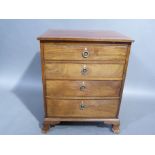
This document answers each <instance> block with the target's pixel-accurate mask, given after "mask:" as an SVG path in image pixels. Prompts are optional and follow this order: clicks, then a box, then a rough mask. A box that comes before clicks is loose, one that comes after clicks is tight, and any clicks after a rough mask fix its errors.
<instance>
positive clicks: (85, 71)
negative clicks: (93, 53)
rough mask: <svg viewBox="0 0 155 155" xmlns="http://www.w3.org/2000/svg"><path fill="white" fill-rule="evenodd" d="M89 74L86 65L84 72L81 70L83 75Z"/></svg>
mask: <svg viewBox="0 0 155 155" xmlns="http://www.w3.org/2000/svg"><path fill="white" fill-rule="evenodd" d="M87 73H88V68H87V67H86V65H84V66H83V68H82V70H81V74H82V75H86V74H87Z"/></svg>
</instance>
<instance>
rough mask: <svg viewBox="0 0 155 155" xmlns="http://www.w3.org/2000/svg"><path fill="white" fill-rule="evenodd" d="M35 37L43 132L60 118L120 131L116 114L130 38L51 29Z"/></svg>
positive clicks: (91, 32) (105, 33)
mask: <svg viewBox="0 0 155 155" xmlns="http://www.w3.org/2000/svg"><path fill="white" fill-rule="evenodd" d="M38 39H39V40H40V48H41V62H42V80H43V92H44V105H45V106H44V109H45V119H44V124H43V131H44V132H47V131H48V130H49V128H50V125H55V124H58V123H60V122H61V121H103V122H104V123H106V124H112V130H113V132H114V133H119V131H120V129H119V125H120V121H119V119H118V115H119V109H120V103H121V98H122V92H123V87H124V81H125V76H126V70H127V65H128V59H129V53H130V47H131V43H132V42H133V40H131V39H130V38H128V37H126V36H124V35H121V34H119V33H116V32H112V31H64V30H49V31H48V32H47V33H45V34H43V35H42V36H40V37H38ZM85 54H86V55H85Z"/></svg>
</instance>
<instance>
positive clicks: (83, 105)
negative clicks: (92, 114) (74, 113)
mask: <svg viewBox="0 0 155 155" xmlns="http://www.w3.org/2000/svg"><path fill="white" fill-rule="evenodd" d="M86 107H87V106H86V105H85V104H84V103H83V101H82V103H81V104H80V110H84V109H85V108H86Z"/></svg>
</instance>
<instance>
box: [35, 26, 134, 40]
mask: <svg viewBox="0 0 155 155" xmlns="http://www.w3.org/2000/svg"><path fill="white" fill-rule="evenodd" d="M38 40H41V41H48V40H49V41H85V42H86V41H94V42H97V41H102V42H103V41H104V42H125V43H131V42H133V40H132V39H131V38H129V37H127V36H125V35H122V34H121V33H118V32H114V31H96V30H91V31H86V30H85V31H81V30H52V29H51V30H48V31H47V32H45V33H44V34H43V35H41V36H39V37H38Z"/></svg>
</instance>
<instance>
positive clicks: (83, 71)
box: [45, 63, 124, 80]
mask: <svg viewBox="0 0 155 155" xmlns="http://www.w3.org/2000/svg"><path fill="white" fill-rule="evenodd" d="M123 69H124V64H77V63H48V64H45V76H46V79H76V80H77V79H81V80H83V79H91V80H106V79H108V80H122V76H123Z"/></svg>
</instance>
